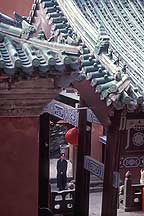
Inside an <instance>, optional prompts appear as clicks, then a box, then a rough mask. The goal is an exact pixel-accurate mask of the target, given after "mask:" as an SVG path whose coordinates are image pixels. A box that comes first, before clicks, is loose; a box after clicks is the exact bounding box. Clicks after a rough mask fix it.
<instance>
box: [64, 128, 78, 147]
mask: <svg viewBox="0 0 144 216" xmlns="http://www.w3.org/2000/svg"><path fill="white" fill-rule="evenodd" d="M65 139H66V142H67V143H70V144H72V145H78V129H77V128H75V127H74V128H71V129H69V130H68V131H67V132H66V134H65Z"/></svg>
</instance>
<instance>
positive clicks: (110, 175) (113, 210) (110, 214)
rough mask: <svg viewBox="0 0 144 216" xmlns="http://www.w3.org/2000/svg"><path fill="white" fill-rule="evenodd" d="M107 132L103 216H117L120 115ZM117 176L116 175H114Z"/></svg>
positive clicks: (120, 145)
mask: <svg viewBox="0 0 144 216" xmlns="http://www.w3.org/2000/svg"><path fill="white" fill-rule="evenodd" d="M111 120H112V122H111V126H110V127H109V128H108V131H107V144H106V152H105V162H104V166H105V169H104V184H103V200H102V213H101V215H102V216H116V215H117V198H118V188H119V185H115V183H116V181H115V179H116V177H118V175H119V164H120V152H121V148H122V143H123V140H122V139H123V136H121V135H120V134H121V132H120V131H119V125H120V115H119V114H118V115H115V116H114V117H113V118H112V119H111ZM114 174H115V175H114Z"/></svg>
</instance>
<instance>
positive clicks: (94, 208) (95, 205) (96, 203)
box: [50, 159, 144, 216]
mask: <svg viewBox="0 0 144 216" xmlns="http://www.w3.org/2000/svg"><path fill="white" fill-rule="evenodd" d="M56 161H57V159H53V160H51V161H50V177H51V178H53V179H55V178H56ZM71 176H72V165H71V163H70V162H69V161H68V177H71ZM51 189H52V190H53V191H56V190H57V187H56V183H55V184H52V188H51ZM101 203H102V192H95V193H90V202H89V216H101ZM77 216H78V215H77ZM117 216H144V211H143V212H125V211H124V209H122V208H120V209H118V214H117Z"/></svg>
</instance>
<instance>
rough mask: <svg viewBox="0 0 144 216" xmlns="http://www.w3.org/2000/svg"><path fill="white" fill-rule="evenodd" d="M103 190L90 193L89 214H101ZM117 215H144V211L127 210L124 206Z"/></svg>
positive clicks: (99, 215)
mask: <svg viewBox="0 0 144 216" xmlns="http://www.w3.org/2000/svg"><path fill="white" fill-rule="evenodd" d="M101 202H102V192H96V193H90V205H89V216H101ZM117 216H144V211H143V212H142V211H139V212H125V211H124V209H123V208H120V209H118V213H117Z"/></svg>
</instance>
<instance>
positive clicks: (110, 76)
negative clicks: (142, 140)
mask: <svg viewBox="0 0 144 216" xmlns="http://www.w3.org/2000/svg"><path fill="white" fill-rule="evenodd" d="M136 2H137V3H136ZM136 2H135V1H130V2H129V1H121V2H120V1H116V0H114V1H112V2H111V1H104V0H101V1H95V0H85V1H84V0H78V1H75V0H59V1H54V0H49V1H46V0H39V1H34V4H33V7H32V10H31V11H30V15H29V17H28V21H29V22H30V23H33V18H34V17H35V16H36V11H38V10H40V9H41V8H43V11H44V14H45V15H44V16H45V19H46V20H47V21H48V22H49V24H50V25H51V37H55V36H58V37H59V41H61V43H64V44H72V45H77V46H79V47H80V50H81V62H82V64H81V76H82V77H83V78H84V79H87V80H88V81H89V82H90V84H91V86H92V87H93V88H94V89H95V91H96V93H99V95H100V99H101V100H105V102H106V104H107V106H111V105H114V107H115V108H116V109H118V110H119V109H123V108H124V107H125V105H126V107H127V108H128V109H129V110H130V111H133V110H135V109H136V108H137V107H139V105H142V103H143V89H144V79H143V71H144V64H143V60H144V55H143V52H144V49H143V34H144V29H143V24H142V23H143V14H142V12H141V11H143V10H144V5H143V4H142V2H141V1H136Z"/></svg>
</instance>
